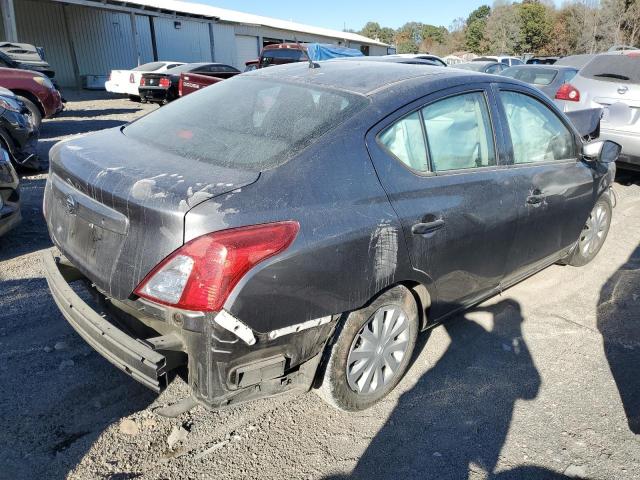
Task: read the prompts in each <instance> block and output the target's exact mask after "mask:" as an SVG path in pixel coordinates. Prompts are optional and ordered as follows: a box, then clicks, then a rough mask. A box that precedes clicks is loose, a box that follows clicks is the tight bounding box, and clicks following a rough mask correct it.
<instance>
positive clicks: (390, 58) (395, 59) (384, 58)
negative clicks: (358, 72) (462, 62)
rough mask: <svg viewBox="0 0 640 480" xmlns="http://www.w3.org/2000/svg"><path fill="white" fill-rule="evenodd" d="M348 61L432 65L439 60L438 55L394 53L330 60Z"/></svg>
mask: <svg viewBox="0 0 640 480" xmlns="http://www.w3.org/2000/svg"><path fill="white" fill-rule="evenodd" d="M345 60H346V61H350V62H354V61H355V62H385V63H405V64H413V65H433V62H434V60H439V59H438V57H433V59H432V60H428V59H426V58H418V57H399V56H394V55H380V56H370V57H344V58H336V59H333V60H331V61H339V62H342V61H345Z"/></svg>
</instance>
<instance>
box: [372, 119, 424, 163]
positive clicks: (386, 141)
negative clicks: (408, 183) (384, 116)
mask: <svg viewBox="0 0 640 480" xmlns="http://www.w3.org/2000/svg"><path fill="white" fill-rule="evenodd" d="M380 141H381V142H382V144H383V145H384V146H385V147H386V148H387V150H389V151H390V152H391V153H392V154H393V155H394V156H395V157H396V158H398V160H400V161H401V162H402V163H404V164H405V165H407V166H408V167H409V168H412V169H413V170H418V171H420V172H426V171H428V170H429V164H428V162H427V149H426V146H425V142H424V134H423V131H422V122H421V120H420V113H419V112H413V113H412V114H410V115H407V116H406V117H404V118H403V119H401V120H399V121H397V122H396V123H394V124H393V125H391V126H390V127H388V128H387V129H386V130H385V131H384V132H382V134H381V135H380Z"/></svg>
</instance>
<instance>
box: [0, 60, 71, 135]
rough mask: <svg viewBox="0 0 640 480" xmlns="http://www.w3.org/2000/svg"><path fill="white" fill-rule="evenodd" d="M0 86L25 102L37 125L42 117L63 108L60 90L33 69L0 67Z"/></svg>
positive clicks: (46, 116)
mask: <svg viewBox="0 0 640 480" xmlns="http://www.w3.org/2000/svg"><path fill="white" fill-rule="evenodd" d="M0 87H4V88H6V89H8V90H11V91H12V92H13V93H14V94H15V95H16V96H17V97H18V99H19V100H20V101H22V103H24V104H25V106H26V107H27V108H28V109H29V111H30V112H31V117H32V121H33V124H34V125H35V126H37V127H39V126H40V122H41V121H42V119H43V118H50V117H52V116H54V115H55V114H56V113H58V112H60V111H61V110H62V109H63V108H64V104H63V103H62V97H61V96H60V92H58V90H57V89H56V87H55V86H54V85H53V83H52V82H51V80H50V79H49V78H48V77H47V76H46V75H43V74H42V73H39V72H34V71H33V70H19V69H15V68H0Z"/></svg>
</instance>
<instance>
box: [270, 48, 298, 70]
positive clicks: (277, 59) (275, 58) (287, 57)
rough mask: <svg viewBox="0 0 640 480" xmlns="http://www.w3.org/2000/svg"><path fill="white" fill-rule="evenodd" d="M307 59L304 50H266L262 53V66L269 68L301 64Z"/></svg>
mask: <svg viewBox="0 0 640 480" xmlns="http://www.w3.org/2000/svg"><path fill="white" fill-rule="evenodd" d="M306 58H307V57H306V54H305V53H304V52H303V51H302V50H298V49H295V48H278V49H274V50H265V51H263V53H262V66H263V67H268V66H269V65H272V64H280V63H293V62H300V61H301V60H303V59H306Z"/></svg>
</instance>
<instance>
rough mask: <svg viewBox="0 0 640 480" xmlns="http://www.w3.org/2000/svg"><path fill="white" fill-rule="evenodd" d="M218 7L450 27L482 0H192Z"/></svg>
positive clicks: (358, 22)
mask: <svg viewBox="0 0 640 480" xmlns="http://www.w3.org/2000/svg"><path fill="white" fill-rule="evenodd" d="M191 1H195V2H198V3H208V4H210V5H214V6H216V7H221V8H228V9H231V10H238V11H241V12H247V13H253V14H256V15H264V16H268V17H276V18H281V19H283V20H293V21H295V22H299V23H306V24H309V25H314V26H317V27H325V28H333V29H336V30H342V29H343V27H344V26H345V25H346V27H347V28H353V29H354V30H360V28H362V26H363V25H364V24H365V23H367V22H368V21H369V20H373V21H377V22H378V23H380V25H382V26H385V27H392V28H397V27H399V26H401V25H403V24H404V23H406V22H408V21H412V20H413V21H416V22H422V23H430V24H433V25H444V26H445V27H448V26H449V25H450V24H451V22H452V21H453V20H454V19H455V18H457V17H465V18H466V17H467V16H468V15H469V13H471V11H472V10H474V9H475V8H477V7H479V6H480V5H482V4H488V5H491V4H492V0H490V1H487V0H485V1H482V0H439V1H434V0H422V1H419V0H396V1H389V0H370V1H367V2H363V1H359V2H355V1H353V0H352V1H349V0H324V1H315V2H309V1H302V2H292V1H283V0H235V1H232V0H191Z"/></svg>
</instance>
